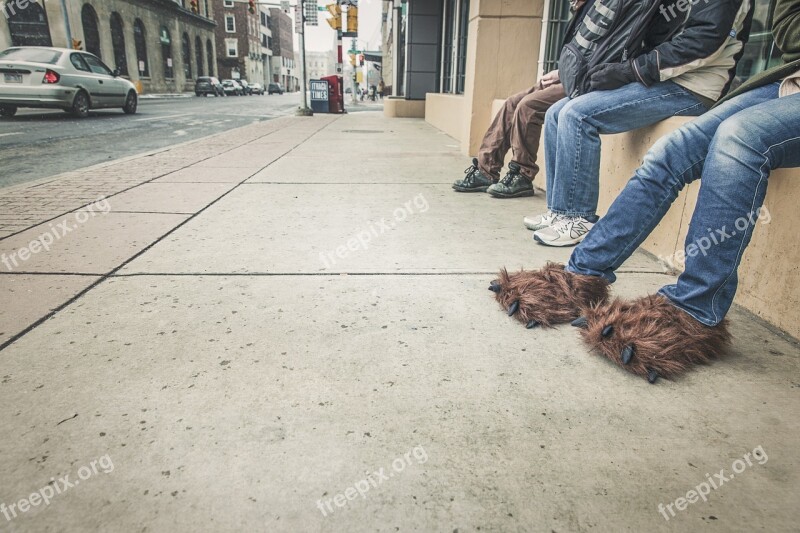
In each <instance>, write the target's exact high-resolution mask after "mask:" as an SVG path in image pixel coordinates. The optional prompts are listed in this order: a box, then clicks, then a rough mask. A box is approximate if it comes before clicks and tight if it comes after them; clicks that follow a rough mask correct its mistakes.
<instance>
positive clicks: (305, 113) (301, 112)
mask: <svg viewBox="0 0 800 533" xmlns="http://www.w3.org/2000/svg"><path fill="white" fill-rule="evenodd" d="M299 17H300V57H301V63H302V65H301V66H300V92H302V93H303V97H302V99H301V102H302V104H303V105H302V106H301V107H300V108H298V109H297V113H295V114H296V115H297V116H298V117H310V116H313V115H314V112H313V111H312V110H311V108H310V107H308V93H306V4H305V0H300V13H299Z"/></svg>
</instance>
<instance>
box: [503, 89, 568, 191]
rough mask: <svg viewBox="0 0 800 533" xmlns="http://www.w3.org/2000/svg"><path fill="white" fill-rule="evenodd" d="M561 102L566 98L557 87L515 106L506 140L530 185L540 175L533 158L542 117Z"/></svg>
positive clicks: (537, 92) (540, 132)
mask: <svg viewBox="0 0 800 533" xmlns="http://www.w3.org/2000/svg"><path fill="white" fill-rule="evenodd" d="M563 98H566V94H565V93H564V86H563V85H561V84H560V83H557V84H556V85H551V86H550V87H548V88H547V89H542V90H540V91H536V92H533V93H530V94H528V95H527V96H525V97H524V98H523V99H522V100H521V101H520V102H519V104H518V105H517V108H516V111H515V113H514V117H513V122H512V126H511V135H510V139H509V140H510V143H511V149H512V150H513V153H514V161H516V162H517V163H519V165H520V167H522V175H523V176H525V177H527V178H529V179H530V180H531V181H533V179H534V178H535V177H536V175H537V174H538V173H539V166H538V165H537V164H536V156H537V153H538V152H539V141H540V140H541V137H542V126H543V125H544V117H545V114H546V113H547V110H548V109H550V107H552V106H553V104H555V103H556V102H558V101H559V100H561V99H563Z"/></svg>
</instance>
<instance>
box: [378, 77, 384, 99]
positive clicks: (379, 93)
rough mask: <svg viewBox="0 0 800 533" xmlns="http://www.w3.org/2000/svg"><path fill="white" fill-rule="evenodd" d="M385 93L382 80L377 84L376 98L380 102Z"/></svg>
mask: <svg viewBox="0 0 800 533" xmlns="http://www.w3.org/2000/svg"><path fill="white" fill-rule="evenodd" d="M384 92H386V85H384V83H383V80H381V81H380V83H378V96H379V97H380V99H381V100H383V93H384Z"/></svg>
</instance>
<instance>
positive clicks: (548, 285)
mask: <svg viewBox="0 0 800 533" xmlns="http://www.w3.org/2000/svg"><path fill="white" fill-rule="evenodd" d="M489 289H490V290H492V291H493V292H494V293H495V299H496V300H497V301H498V302H499V303H500V305H501V306H502V307H503V309H505V310H506V311H507V312H508V314H509V316H515V317H516V318H517V320H519V321H520V322H522V323H523V324H525V325H526V326H527V327H528V329H531V328H535V327H536V326H544V327H552V326H554V325H557V324H565V323H567V322H570V321H572V320H575V319H576V318H578V317H579V316H580V315H581V310H582V309H585V308H587V307H590V306H593V305H597V304H600V303H602V302H605V301H606V300H607V299H608V281H606V280H605V279H604V278H601V277H597V276H582V275H579V274H572V273H571V272H567V271H566V270H564V265H560V264H556V263H547V265H545V267H544V268H543V269H541V270H535V271H532V270H527V271H526V270H522V271H520V272H517V273H515V274H509V273H508V272H507V271H506V269H503V270H501V271H500V278H499V279H498V280H496V281H493V282H492V285H491V286H490V287H489Z"/></svg>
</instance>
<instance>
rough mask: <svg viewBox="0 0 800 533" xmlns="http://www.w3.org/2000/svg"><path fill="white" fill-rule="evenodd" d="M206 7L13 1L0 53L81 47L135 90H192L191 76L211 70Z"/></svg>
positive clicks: (181, 0)
mask: <svg viewBox="0 0 800 533" xmlns="http://www.w3.org/2000/svg"><path fill="white" fill-rule="evenodd" d="M212 1H213V0H198V1H197V4H196V5H197V10H198V12H197V13H195V12H194V11H193V9H192V5H191V4H190V0H64V1H63V2H55V1H47V2H45V1H44V0H30V1H29V2H24V3H22V2H20V3H14V4H13V5H12V6H6V11H5V16H4V17H2V18H3V20H0V49H4V48H7V47H9V46H29V45H33V46H36V45H38V46H56V47H62V48H71V47H72V44H73V41H80V42H81V45H80V47H81V48H82V49H84V50H87V51H89V52H92V53H93V54H95V55H97V56H99V57H100V58H101V59H102V60H103V62H105V63H106V64H107V65H108V66H110V67H111V68H112V69H113V68H114V67H119V69H120V71H121V72H122V76H123V77H125V78H128V79H130V80H131V81H133V82H134V83H136V85H137V87H138V88H139V90H140V91H141V92H183V91H191V90H192V89H193V88H194V80H195V78H196V77H197V76H203V75H209V74H214V73H215V71H216V61H214V58H215V49H214V26H215V22H214V20H213V14H212V13H211V10H210V5H211V3H212ZM3 3H5V2H3ZM22 5H24V6H25V7H24V8H20V7H19V6H22Z"/></svg>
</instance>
